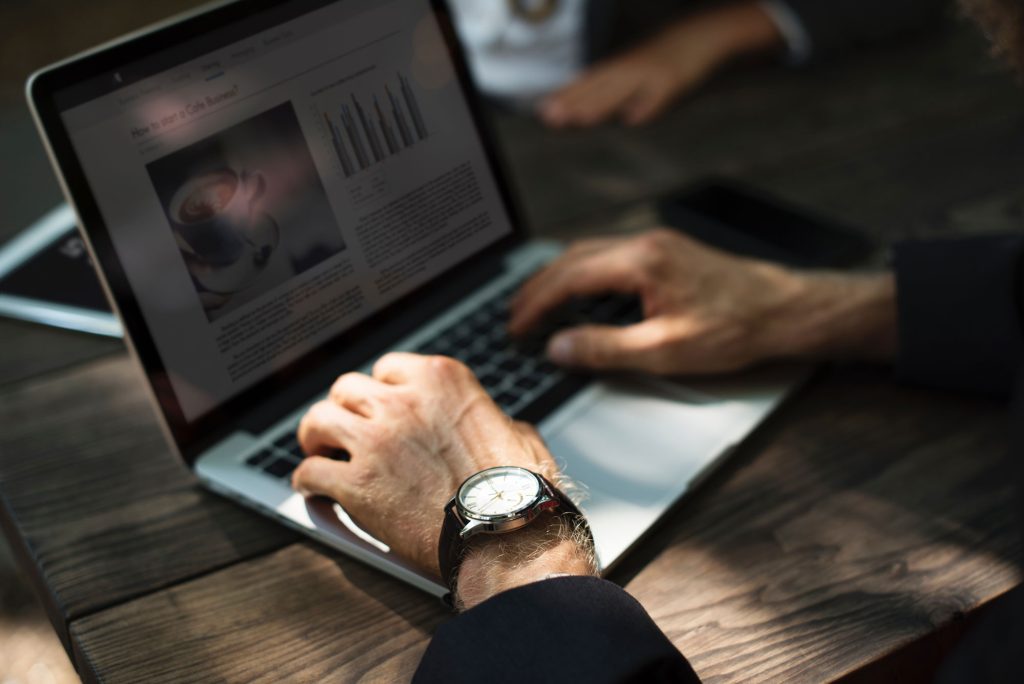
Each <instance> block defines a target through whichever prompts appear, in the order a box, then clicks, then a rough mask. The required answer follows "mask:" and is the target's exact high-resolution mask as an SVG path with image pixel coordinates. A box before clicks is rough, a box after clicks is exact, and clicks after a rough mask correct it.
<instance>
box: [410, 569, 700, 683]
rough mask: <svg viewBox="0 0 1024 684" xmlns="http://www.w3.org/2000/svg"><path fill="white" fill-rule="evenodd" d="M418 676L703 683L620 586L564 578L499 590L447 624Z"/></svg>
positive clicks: (419, 678)
mask: <svg viewBox="0 0 1024 684" xmlns="http://www.w3.org/2000/svg"><path fill="white" fill-rule="evenodd" d="M413 681H414V682H416V683H420V684H425V683H426V682H445V683H446V684H458V683H459V682H480V681H487V682H494V683H496V682H505V681H508V682H516V683H517V684H519V683H521V682H524V681H527V682H528V681H543V682H566V683H567V684H568V683H569V682H588V683H594V684H600V683H601V682H609V683H610V682H652V683H657V682H699V681H700V680H699V679H698V678H697V675H696V674H695V673H694V671H693V669H692V668H691V667H690V665H689V663H687V662H686V659H685V658H683V656H682V655H681V654H680V653H679V651H678V650H676V648H675V647H674V646H673V645H672V642H670V641H669V640H668V638H667V637H666V636H665V635H664V634H663V633H662V632H661V630H660V629H658V627H657V625H655V624H654V622H653V621H652V620H651V618H650V617H649V616H648V615H647V612H646V611H645V610H644V609H643V607H642V606H641V605H640V604H639V603H637V601H636V600H635V599H634V598H632V597H631V596H630V595H629V594H627V593H626V592H625V591H623V590H622V589H620V588H619V587H618V586H616V585H615V584H612V583H611V582H607V581H605V580H601V579H597V578H594V577H561V578H556V579H550V580H546V581H543V582H537V583H535V584H530V585H527V586H524V587H519V588H517V589H513V590H511V591H507V592H505V593H503V594H499V595H497V596H495V597H493V598H491V599H490V600H488V601H485V602H484V603H482V604H480V605H479V606H476V607H475V608H473V609H472V610H469V611H467V612H465V613H463V614H462V615H460V616H459V617H457V618H455V619H453V620H451V621H450V622H448V623H446V624H444V625H442V626H441V627H440V628H439V629H438V630H437V633H436V634H435V635H434V639H433V641H431V642H430V646H429V648H427V652H426V654H425V655H424V656H423V660H422V662H421V663H420V666H419V669H418V670H417V671H416V676H415V678H414V679H413Z"/></svg>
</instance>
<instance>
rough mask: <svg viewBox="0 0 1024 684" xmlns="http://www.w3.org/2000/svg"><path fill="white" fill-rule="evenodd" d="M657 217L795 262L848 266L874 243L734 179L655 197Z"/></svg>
mask: <svg viewBox="0 0 1024 684" xmlns="http://www.w3.org/2000/svg"><path fill="white" fill-rule="evenodd" d="M657 210H658V215H659V218H660V220H661V221H662V223H664V224H665V225H666V226H669V227H671V228H675V229H677V230H679V231H681V232H684V233H686V234H687V235H689V236H691V237H693V238H696V239H697V240H700V241H701V242H704V243H706V244H709V245H712V246H714V247H717V248H719V249H722V250H725V251H728V252H732V253H735V254H741V255H743V256H750V257H756V258H760V259H765V260H768V261H774V262H777V263H781V264H785V265H787V266H795V267H798V268H848V267H852V266H857V265H860V264H863V263H864V262H866V261H867V260H868V259H869V258H870V257H871V256H872V255H873V254H874V253H875V252H876V251H877V249H878V245H876V244H875V243H874V242H873V241H872V240H870V239H869V238H868V237H867V236H865V235H864V234H863V233H861V232H858V231H857V230H855V229H853V228H850V227H848V226H845V225H842V224H840V223H837V222H835V221H833V220H830V219H825V218H823V217H819V216H814V215H812V214H810V213H808V212H805V211H803V210H800V209H796V208H794V207H792V206H789V205H787V204H786V203H784V202H782V201H780V200H777V199H775V198H773V197H770V196H768V195H766V194H764V193H762V192H760V191H756V190H753V189H751V188H748V187H744V186H742V185H740V184H739V183H736V182H734V181H729V180H722V179H711V180H707V181H704V182H701V183H699V184H697V185H695V186H691V187H688V188H685V189H683V190H682V191H680V192H678V193H674V194H672V195H671V196H668V197H665V198H662V199H661V200H659V201H658V203H657Z"/></svg>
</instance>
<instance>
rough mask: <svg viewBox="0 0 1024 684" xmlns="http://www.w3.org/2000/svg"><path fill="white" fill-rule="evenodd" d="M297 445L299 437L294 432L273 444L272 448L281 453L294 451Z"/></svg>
mask: <svg viewBox="0 0 1024 684" xmlns="http://www.w3.org/2000/svg"><path fill="white" fill-rule="evenodd" d="M298 445H299V436H298V435H297V434H295V433H294V432H288V433H286V434H284V435H283V436H281V437H278V438H277V440H276V441H275V442H274V446H275V447H277V448H278V449H281V450H283V451H294V450H295V447H297V446H298Z"/></svg>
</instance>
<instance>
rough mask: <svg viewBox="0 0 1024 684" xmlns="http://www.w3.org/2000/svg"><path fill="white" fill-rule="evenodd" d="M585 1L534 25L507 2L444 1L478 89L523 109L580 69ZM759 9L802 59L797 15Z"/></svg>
mask: <svg viewBox="0 0 1024 684" xmlns="http://www.w3.org/2000/svg"><path fill="white" fill-rule="evenodd" d="M525 1H526V2H527V3H528V2H530V0H525ZM533 1H534V2H539V1H540V0H533ZM636 1H641V0H636ZM586 3H587V0H559V2H558V3H557V8H556V9H555V11H554V13H553V14H552V15H551V16H550V17H548V18H546V19H545V20H544V21H542V22H538V23H534V22H530V21H528V20H526V19H523V18H522V17H519V16H517V15H516V14H515V12H514V11H513V10H512V8H511V7H510V4H509V1H508V0H448V4H449V5H450V6H451V8H452V13H453V15H454V17H455V24H456V29H457V30H458V32H459V37H460V39H461V40H462V42H463V44H464V45H465V46H466V51H467V53H468V56H469V63H470V68H471V70H472V71H473V77H474V78H475V79H476V83H477V85H478V86H479V88H480V89H481V90H482V91H483V92H484V93H486V94H488V95H491V96H493V97H498V98H502V99H506V100H510V101H513V102H518V103H520V104H524V105H528V104H530V103H532V102H534V101H536V100H537V99H539V98H541V97H543V96H544V95H547V94H548V93H551V92H553V91H555V90H558V89H559V88H561V87H563V86H565V85H567V84H568V83H569V82H571V81H573V80H574V79H575V78H576V77H577V76H579V74H580V73H581V72H582V71H583V68H584V66H585V65H584V49H585V23H586ZM762 6H763V7H764V8H765V10H766V11H767V13H768V15H769V16H771V17H772V19H773V20H774V21H775V23H776V24H777V25H778V27H779V31H780V33H782V35H783V37H784V38H785V40H786V42H787V44H788V45H789V59H790V61H791V62H794V63H799V62H803V61H805V60H806V59H807V58H808V57H809V56H810V53H811V42H810V38H809V36H808V35H807V32H806V31H805V30H804V27H803V25H802V24H801V23H800V19H799V17H797V16H796V14H794V13H793V11H792V10H791V9H790V8H789V6H788V5H786V3H785V2H784V0H764V1H763V2H762Z"/></svg>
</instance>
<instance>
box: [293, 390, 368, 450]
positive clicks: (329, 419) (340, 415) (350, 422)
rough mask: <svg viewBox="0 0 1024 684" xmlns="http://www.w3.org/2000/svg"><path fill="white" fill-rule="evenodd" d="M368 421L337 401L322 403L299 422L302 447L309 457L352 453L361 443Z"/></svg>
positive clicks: (313, 407)
mask: <svg viewBox="0 0 1024 684" xmlns="http://www.w3.org/2000/svg"><path fill="white" fill-rule="evenodd" d="M364 420H365V418H362V417H360V416H357V415H356V414H354V413H352V412H351V411H349V410H348V409H346V408H344V407H342V406H339V405H338V404H335V403H334V402H333V401H330V400H324V401H318V402H317V403H315V404H313V405H312V406H311V407H310V408H309V410H308V411H306V415H305V416H303V417H302V420H301V421H300V422H299V431H298V438H299V444H300V445H301V446H302V450H303V451H304V452H305V453H306V455H308V456H316V455H327V454H334V453H337V451H338V450H348V449H349V448H350V447H351V446H352V445H353V444H355V443H356V442H357V441H358V432H359V428H360V424H361V421H364Z"/></svg>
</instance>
